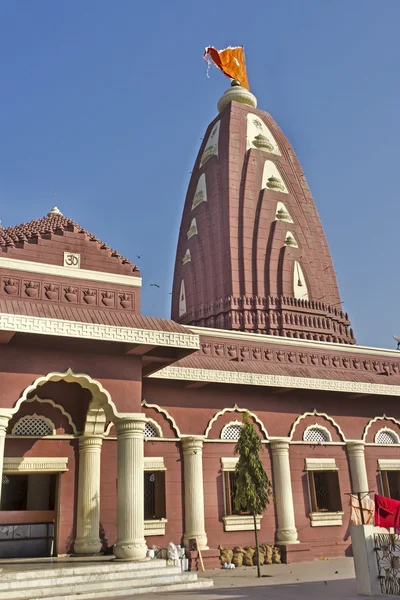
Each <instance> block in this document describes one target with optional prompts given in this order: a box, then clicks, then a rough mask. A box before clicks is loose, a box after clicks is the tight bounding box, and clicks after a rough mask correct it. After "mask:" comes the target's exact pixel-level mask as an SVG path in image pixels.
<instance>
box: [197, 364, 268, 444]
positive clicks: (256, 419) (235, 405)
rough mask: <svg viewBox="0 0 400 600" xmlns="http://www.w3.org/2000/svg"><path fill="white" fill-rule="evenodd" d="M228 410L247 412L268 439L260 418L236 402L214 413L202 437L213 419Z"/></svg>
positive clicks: (208, 431)
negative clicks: (230, 406)
mask: <svg viewBox="0 0 400 600" xmlns="http://www.w3.org/2000/svg"><path fill="white" fill-rule="evenodd" d="M193 370H194V371H197V370H198V369H193ZM229 412H240V413H246V412H248V413H249V415H250V416H251V417H253V419H254V420H255V422H256V423H258V425H259V426H260V429H261V431H262V432H263V434H264V436H265V439H268V432H267V430H266V429H265V427H264V423H263V422H262V421H261V419H259V418H258V417H257V415H256V414H254V413H253V412H251V411H250V410H248V409H247V408H239V407H238V405H237V404H234V405H233V407H232V408H223V409H222V410H219V411H218V412H216V413H215V415H214V416H213V417H212V418H211V419H210V420H209V422H208V425H207V427H206V430H205V432H204V437H206V438H207V437H208V434H209V433H210V431H211V428H212V426H213V425H214V423H215V421H216V420H217V419H218V418H219V417H220V416H221V415H224V414H225V413H229ZM227 441H229V440H227Z"/></svg>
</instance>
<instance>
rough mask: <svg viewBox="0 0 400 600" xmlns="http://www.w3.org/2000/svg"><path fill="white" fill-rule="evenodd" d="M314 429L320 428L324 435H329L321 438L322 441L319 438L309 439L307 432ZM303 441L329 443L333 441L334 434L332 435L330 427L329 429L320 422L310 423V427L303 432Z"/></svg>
mask: <svg viewBox="0 0 400 600" xmlns="http://www.w3.org/2000/svg"><path fill="white" fill-rule="evenodd" d="M312 429H314V430H315V429H318V430H319V431H321V432H322V433H323V434H324V435H326V436H327V437H328V439H325V440H321V441H318V440H307V433H308V432H309V431H311V430H312ZM303 441H304V442H307V443H308V444H329V442H331V441H332V436H331V432H330V431H329V429H327V428H326V427H324V426H323V425H319V423H314V425H309V426H308V427H306V428H305V430H304V432H303Z"/></svg>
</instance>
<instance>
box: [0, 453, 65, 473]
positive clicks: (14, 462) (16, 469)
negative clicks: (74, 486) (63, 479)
mask: <svg viewBox="0 0 400 600" xmlns="http://www.w3.org/2000/svg"><path fill="white" fill-rule="evenodd" d="M67 465H68V458H60V457H56V458H48V457H46V458H36V457H21V458H16V457H8V456H5V457H4V464H3V473H20V472H21V471H22V472H24V473H28V472H31V471H41V472H43V471H44V472H47V473H54V472H62V471H68V467H67Z"/></svg>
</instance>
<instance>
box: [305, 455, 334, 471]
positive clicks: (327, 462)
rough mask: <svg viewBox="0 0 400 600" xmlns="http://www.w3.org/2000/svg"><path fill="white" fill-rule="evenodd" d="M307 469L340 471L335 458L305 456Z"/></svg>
mask: <svg viewBox="0 0 400 600" xmlns="http://www.w3.org/2000/svg"><path fill="white" fill-rule="evenodd" d="M304 470H305V471H339V469H338V467H337V466H336V460H335V459H334V458H305V459H304Z"/></svg>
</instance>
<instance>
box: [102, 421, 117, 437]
mask: <svg viewBox="0 0 400 600" xmlns="http://www.w3.org/2000/svg"><path fill="white" fill-rule="evenodd" d="M114 425H115V423H114V422H113V421H110V422H109V424H108V425H107V427H106V429H105V431H104V437H108V436H109V435H110V431H111V429H112V428H113V426H114ZM114 437H115V439H117V436H114Z"/></svg>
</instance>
